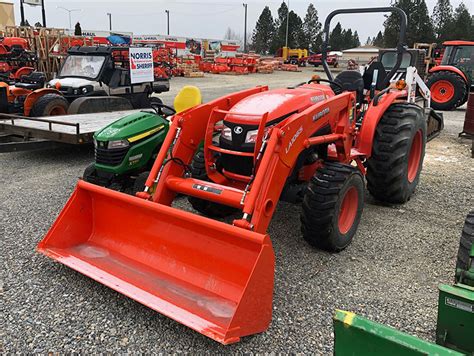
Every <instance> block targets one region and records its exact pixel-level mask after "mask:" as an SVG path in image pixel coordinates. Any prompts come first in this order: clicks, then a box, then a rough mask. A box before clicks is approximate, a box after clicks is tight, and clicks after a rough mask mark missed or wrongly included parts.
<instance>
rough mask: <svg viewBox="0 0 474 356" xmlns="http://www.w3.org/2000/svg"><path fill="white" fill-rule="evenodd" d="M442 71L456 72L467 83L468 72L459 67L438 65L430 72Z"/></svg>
mask: <svg viewBox="0 0 474 356" xmlns="http://www.w3.org/2000/svg"><path fill="white" fill-rule="evenodd" d="M440 71H447V72H454V73H456V74H457V75H459V76H460V77H461V78H462V79H464V81H465V82H466V83H467V82H468V80H467V77H466V74H465V73H464V72H463V71H462V70H461V69H459V68H457V67H455V66H436V67H433V68H431V69H430V73H435V72H440Z"/></svg>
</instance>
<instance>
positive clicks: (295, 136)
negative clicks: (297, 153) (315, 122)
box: [285, 126, 303, 153]
mask: <svg viewBox="0 0 474 356" xmlns="http://www.w3.org/2000/svg"><path fill="white" fill-rule="evenodd" d="M302 132H303V126H300V128H299V129H298V130H297V131H296V132H295V134H294V135H293V137H292V138H291V140H290V142H288V147H286V150H285V153H288V152H290V149H291V146H293V144H294V143H295V141H296V140H297V139H298V137H299V136H300V135H301V133H302Z"/></svg>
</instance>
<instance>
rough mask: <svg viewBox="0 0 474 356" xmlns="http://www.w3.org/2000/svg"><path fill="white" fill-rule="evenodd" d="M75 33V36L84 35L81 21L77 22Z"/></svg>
mask: <svg viewBox="0 0 474 356" xmlns="http://www.w3.org/2000/svg"><path fill="white" fill-rule="evenodd" d="M74 35H75V36H82V28H81V24H80V23H79V22H77V23H76V26H75V27H74Z"/></svg>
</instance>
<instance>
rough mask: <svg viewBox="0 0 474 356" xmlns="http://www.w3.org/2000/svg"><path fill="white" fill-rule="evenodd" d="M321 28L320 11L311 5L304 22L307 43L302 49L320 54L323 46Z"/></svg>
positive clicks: (305, 42)
mask: <svg viewBox="0 0 474 356" xmlns="http://www.w3.org/2000/svg"><path fill="white" fill-rule="evenodd" d="M321 27H322V25H321V22H319V17H318V10H316V8H315V7H314V5H313V4H311V3H310V4H309V5H308V10H307V11H306V16H305V18H304V22H303V32H304V37H305V41H304V45H303V46H302V48H308V49H309V51H310V52H314V53H316V52H319V50H320V48H321V44H322V37H321Z"/></svg>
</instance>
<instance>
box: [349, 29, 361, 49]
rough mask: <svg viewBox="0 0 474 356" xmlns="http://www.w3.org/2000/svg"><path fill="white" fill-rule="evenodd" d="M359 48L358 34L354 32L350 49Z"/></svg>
mask: <svg viewBox="0 0 474 356" xmlns="http://www.w3.org/2000/svg"><path fill="white" fill-rule="evenodd" d="M359 46H360V39H359V34H358V33H357V31H355V32H354V35H353V36H352V46H351V47H359Z"/></svg>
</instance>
